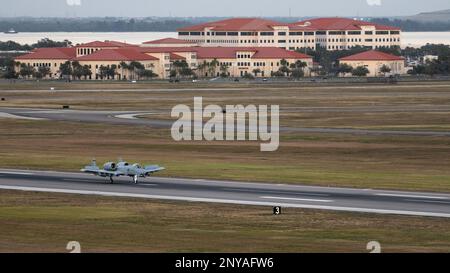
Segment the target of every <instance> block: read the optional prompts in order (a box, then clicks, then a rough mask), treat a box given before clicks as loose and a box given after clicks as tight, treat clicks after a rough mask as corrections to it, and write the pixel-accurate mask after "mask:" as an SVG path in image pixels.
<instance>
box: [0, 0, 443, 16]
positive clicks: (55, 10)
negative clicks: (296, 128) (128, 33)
mask: <svg viewBox="0 0 450 273" xmlns="http://www.w3.org/2000/svg"><path fill="white" fill-rule="evenodd" d="M0 7H1V8H0V17H17V16H31V17H46V16H50V17H105V16H111V17H151V16H157V17H167V16H173V17H200V16H208V17H210V16H219V17H237V16H245V17H251V16H255V17H271V16H282V17H287V16H289V15H291V16H295V17H305V16H351V17H353V16H358V17H359V16H361V17H362V16H366V17H372V16H373V17H376V16H403V15H414V14H417V13H420V12H426V11H437V10H444V9H450V1H449V0H427V1H422V0H315V1H311V0H307V1H304V0H244V1H242V0H220V1H219V0H126V1H123V0H0Z"/></svg>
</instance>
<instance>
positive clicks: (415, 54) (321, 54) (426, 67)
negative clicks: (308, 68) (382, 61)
mask: <svg viewBox="0 0 450 273" xmlns="http://www.w3.org/2000/svg"><path fill="white" fill-rule="evenodd" d="M367 50H368V48H365V47H361V46H356V47H353V48H350V49H347V50H336V51H328V50H326V49H325V48H321V47H317V49H316V50H311V49H298V50H297V51H298V52H301V53H306V54H308V55H310V56H312V57H313V60H314V61H315V62H317V63H319V64H320V67H319V68H316V69H315V70H314V71H313V72H316V73H317V74H319V75H330V74H332V75H338V74H342V73H352V74H353V75H355V76H360V75H363V74H364V73H363V72H364V69H363V68H362V67H360V68H358V69H355V71H353V70H351V71H350V68H348V67H345V66H341V65H340V64H339V59H340V58H344V57H348V56H351V55H354V54H358V53H362V52H364V51H367ZM377 50H378V51H381V52H385V53H388V54H392V55H396V56H403V57H405V58H406V60H407V61H411V62H412V61H417V62H419V63H422V64H418V65H417V66H415V67H414V68H413V70H412V71H411V72H410V73H411V74H413V75H448V74H449V73H450V71H449V59H450V46H448V45H442V44H428V45H425V46H422V47H420V48H413V47H407V48H405V49H401V48H400V47H381V48H378V49H377ZM427 55H433V56H437V59H435V60H431V61H428V62H423V58H424V57H425V56H427ZM384 70H385V69H384ZM380 72H381V73H383V74H386V73H389V72H390V71H389V72H385V71H380Z"/></svg>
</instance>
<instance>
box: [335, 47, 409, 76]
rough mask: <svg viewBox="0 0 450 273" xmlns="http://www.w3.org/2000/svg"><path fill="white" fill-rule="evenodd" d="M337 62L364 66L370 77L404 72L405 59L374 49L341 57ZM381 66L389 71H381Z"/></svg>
mask: <svg viewBox="0 0 450 273" xmlns="http://www.w3.org/2000/svg"><path fill="white" fill-rule="evenodd" d="M339 63H340V64H347V65H350V66H351V67H353V68H357V67H360V66H362V67H365V68H367V69H368V70H369V74H368V75H367V76H370V77H380V76H391V75H404V74H406V66H405V59H404V58H403V57H399V56H395V55H391V54H387V53H383V52H380V51H375V50H371V51H367V52H363V53H360V54H356V55H352V56H348V57H345V58H341V59H340V60H339ZM383 66H386V67H388V68H389V69H390V72H382V71H381V68H382V67H383Z"/></svg>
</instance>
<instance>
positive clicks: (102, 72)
mask: <svg viewBox="0 0 450 273" xmlns="http://www.w3.org/2000/svg"><path fill="white" fill-rule="evenodd" d="M15 67H18V68H19V69H18V71H16V69H15ZM119 70H120V71H121V73H120V74H121V75H124V72H125V71H126V72H128V74H129V78H128V80H135V79H137V80H140V79H151V78H155V77H158V75H157V74H155V73H154V72H153V71H152V70H151V69H146V68H145V66H144V65H143V64H142V63H140V62H136V61H132V62H129V63H127V62H121V63H120V65H119V66H117V65H109V66H104V65H101V66H100V67H98V73H97V75H96V76H98V78H99V79H101V80H103V79H115V78H116V76H118V75H119ZM58 72H59V75H60V78H61V79H66V80H72V79H76V80H81V79H85V80H87V79H90V78H91V77H92V74H93V73H92V69H91V67H90V66H88V65H81V64H80V63H79V62H78V61H73V62H71V61H67V62H65V63H63V64H61V65H60V66H59V69H58ZM50 75H51V70H50V68H49V67H47V66H40V67H34V66H30V65H27V64H24V63H20V62H15V61H14V60H12V59H11V60H9V61H8V62H7V66H6V70H5V72H4V73H3V78H6V79H17V78H19V76H20V77H22V78H25V79H26V78H36V79H43V78H46V77H47V76H50ZM122 79H123V80H127V77H126V76H124V77H123V78H122Z"/></svg>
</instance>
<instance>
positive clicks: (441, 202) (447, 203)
mask: <svg viewBox="0 0 450 273" xmlns="http://www.w3.org/2000/svg"><path fill="white" fill-rule="evenodd" d="M405 201H410V202H418V203H432V204H445V205H450V202H445V201H431V200H418V199H405Z"/></svg>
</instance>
